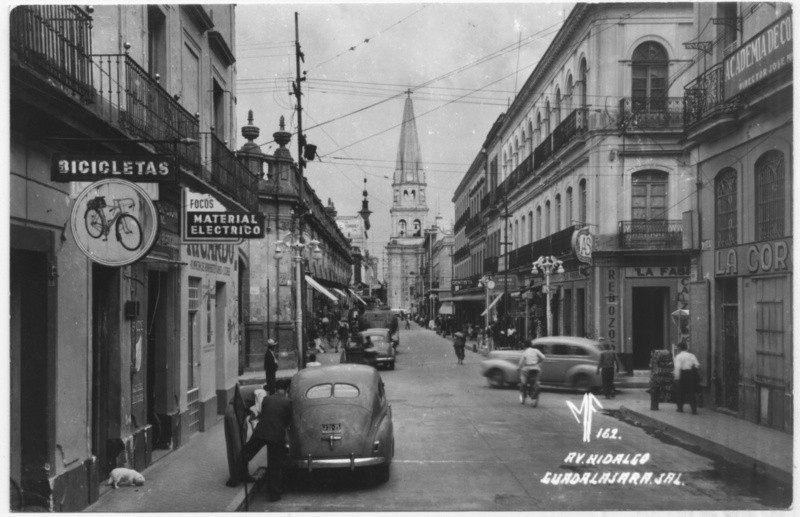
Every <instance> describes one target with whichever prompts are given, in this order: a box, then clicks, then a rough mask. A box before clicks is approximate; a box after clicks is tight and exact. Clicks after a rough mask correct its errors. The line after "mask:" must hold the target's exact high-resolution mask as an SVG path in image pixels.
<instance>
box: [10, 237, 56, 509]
mask: <svg viewBox="0 0 800 517" xmlns="http://www.w3.org/2000/svg"><path fill="white" fill-rule="evenodd" d="M10 259H11V264H10V265H11V271H10V273H11V277H10V288H11V299H10V302H11V303H10V309H11V314H10V316H11V318H10V326H11V328H10V331H11V343H10V344H11V357H10V359H11V372H10V373H11V386H10V388H11V430H10V431H11V455H10V467H11V479H12V483H17V484H18V486H19V488H21V489H22V490H25V491H26V492H30V493H32V494H37V495H38V496H40V498H44V497H46V496H47V495H49V493H50V487H49V485H48V481H47V477H48V471H49V466H48V465H49V464H50V462H51V461H52V460H51V459H50V457H49V454H50V451H51V450H53V449H54V444H53V443H52V440H51V430H52V429H51V420H52V419H53V411H54V409H53V400H52V397H51V380H50V379H52V378H53V377H52V375H53V374H52V368H51V367H52V359H53V358H52V354H51V350H50V345H49V342H50V341H51V336H50V335H49V332H48V329H49V328H50V325H51V318H52V317H53V316H52V314H51V312H50V309H49V304H50V297H49V293H48V276H49V275H50V268H49V260H48V253H46V252H40V251H31V250H19V249H12V250H11V256H10ZM41 500H44V499H41ZM38 501H40V499H37V502H38ZM37 504H38V503H37Z"/></svg>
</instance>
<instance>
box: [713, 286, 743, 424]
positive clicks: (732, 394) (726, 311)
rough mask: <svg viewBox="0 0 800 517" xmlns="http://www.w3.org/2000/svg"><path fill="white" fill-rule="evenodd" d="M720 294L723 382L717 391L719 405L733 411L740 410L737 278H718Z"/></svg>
mask: <svg viewBox="0 0 800 517" xmlns="http://www.w3.org/2000/svg"><path fill="white" fill-rule="evenodd" d="M717 288H718V290H719V291H718V296H719V299H720V300H721V301H722V303H721V304H720V305H721V307H720V310H721V311H722V332H721V339H722V346H721V347H719V350H720V352H721V354H720V353H719V352H718V357H717V364H719V365H720V367H721V368H720V370H721V372H722V375H721V376H720V377H721V378H722V383H721V385H720V386H719V389H718V391H717V400H716V402H717V405H718V406H720V407H723V408H726V409H730V410H731V411H738V410H739V293H738V291H737V286H736V279H735V278H725V279H718V280H717Z"/></svg>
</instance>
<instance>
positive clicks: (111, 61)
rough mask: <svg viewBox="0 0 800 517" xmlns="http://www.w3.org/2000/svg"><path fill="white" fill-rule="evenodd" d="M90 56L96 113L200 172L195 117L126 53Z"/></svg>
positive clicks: (198, 128)
mask: <svg viewBox="0 0 800 517" xmlns="http://www.w3.org/2000/svg"><path fill="white" fill-rule="evenodd" d="M92 57H93V65H94V66H95V73H94V81H95V86H96V90H97V103H96V107H95V110H96V112H97V113H98V115H99V116H100V117H101V118H103V119H104V120H106V121H107V122H110V123H111V124H113V125H116V126H118V127H119V128H121V129H123V130H124V131H126V132H127V133H128V134H129V135H131V136H132V137H134V138H141V139H145V140H148V141H150V142H152V145H153V146H154V147H155V148H156V149H157V150H158V151H159V152H163V153H169V154H173V155H174V156H175V157H176V159H177V161H178V162H179V164H180V165H183V166H184V167H187V168H189V169H190V170H193V171H195V173H196V174H202V173H203V171H202V162H201V159H200V147H199V145H197V144H198V143H199V135H200V125H199V123H198V120H197V117H195V116H194V115H192V114H191V113H189V112H188V111H186V109H185V108H184V107H183V106H181V105H180V104H179V103H178V102H177V101H176V100H175V99H173V98H172V96H171V95H170V94H169V93H167V91H166V90H164V88H162V87H161V85H159V84H158V82H157V81H156V80H155V79H154V78H153V77H151V76H150V74H149V73H148V72H147V71H145V70H144V69H143V68H142V67H141V66H139V65H138V63H136V61H134V60H133V58H131V57H130V56H129V55H127V54H103V55H95V56H92Z"/></svg>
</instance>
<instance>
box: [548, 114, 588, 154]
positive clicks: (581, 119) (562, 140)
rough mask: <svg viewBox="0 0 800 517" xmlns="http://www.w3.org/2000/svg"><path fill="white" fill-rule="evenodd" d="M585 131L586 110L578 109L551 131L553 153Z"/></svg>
mask: <svg viewBox="0 0 800 517" xmlns="http://www.w3.org/2000/svg"><path fill="white" fill-rule="evenodd" d="M585 131H586V109H585V108H578V109H576V110H574V111H573V112H572V113H570V114H569V115H567V118H565V119H564V120H563V121H562V122H561V124H559V125H558V126H557V127H556V130H555V131H553V152H554V153H556V152H558V150H559V149H561V148H562V147H564V146H565V145H566V144H567V143H568V142H569V141H570V140H572V139H573V138H575V136H577V135H579V134H581V133H583V132H585Z"/></svg>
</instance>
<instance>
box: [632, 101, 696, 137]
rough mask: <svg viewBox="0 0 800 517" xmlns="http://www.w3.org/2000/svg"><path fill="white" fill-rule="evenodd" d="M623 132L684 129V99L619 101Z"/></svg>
mask: <svg viewBox="0 0 800 517" xmlns="http://www.w3.org/2000/svg"><path fill="white" fill-rule="evenodd" d="M619 112H620V118H619V126H620V127H621V128H622V129H623V130H626V131H627V130H635V129H683V97H625V98H622V99H620V101H619Z"/></svg>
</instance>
